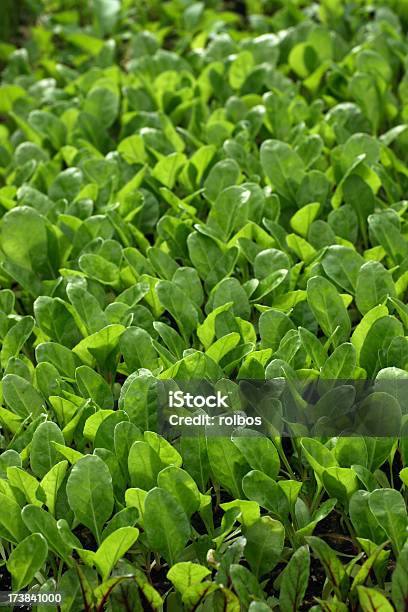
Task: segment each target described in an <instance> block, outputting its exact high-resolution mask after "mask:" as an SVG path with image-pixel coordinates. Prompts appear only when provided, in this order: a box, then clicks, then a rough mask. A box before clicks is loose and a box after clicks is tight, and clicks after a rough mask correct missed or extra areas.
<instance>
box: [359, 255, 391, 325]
mask: <svg viewBox="0 0 408 612" xmlns="http://www.w3.org/2000/svg"><path fill="white" fill-rule="evenodd" d="M388 297H390V298H394V297H396V291H395V285H394V282H393V280H392V276H391V273H390V272H389V271H388V270H386V269H385V268H384V266H383V265H381V264H380V262H379V261H368V262H367V263H365V264H364V265H363V266H362V267H361V268H360V271H359V273H358V277H357V284H356V304H357V307H358V309H359V311H360V312H361V314H363V315H365V314H366V313H367V312H369V311H370V310H371V309H372V308H374V307H375V306H378V305H379V304H383V303H384V302H385V301H386V299H387V298H388Z"/></svg>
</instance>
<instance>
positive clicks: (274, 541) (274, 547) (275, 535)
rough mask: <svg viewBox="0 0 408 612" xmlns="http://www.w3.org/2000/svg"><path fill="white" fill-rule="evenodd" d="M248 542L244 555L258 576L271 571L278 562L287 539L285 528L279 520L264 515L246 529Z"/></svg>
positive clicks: (245, 533)
mask: <svg viewBox="0 0 408 612" xmlns="http://www.w3.org/2000/svg"><path fill="white" fill-rule="evenodd" d="M244 535H245V537H246V540H247V543H246V545H245V549H244V555H245V558H246V560H247V561H248V563H249V565H250V567H251V570H252V571H253V573H254V574H255V575H256V576H257V577H260V576H263V575H264V574H266V573H267V572H270V571H271V570H272V569H273V568H274V567H275V565H276V564H277V563H278V561H279V559H280V556H281V553H282V550H283V544H284V540H285V529H284V527H283V525H282V523H280V522H279V521H276V520H274V519H272V518H271V517H270V516H262V517H261V518H259V519H258V520H257V521H255V522H254V523H252V524H251V525H250V526H249V527H247V528H246V529H245V531H244Z"/></svg>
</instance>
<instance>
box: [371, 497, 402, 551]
mask: <svg viewBox="0 0 408 612" xmlns="http://www.w3.org/2000/svg"><path fill="white" fill-rule="evenodd" d="M368 505H369V507H370V510H371V512H372V514H373V515H374V517H375V519H376V520H377V522H378V524H379V525H381V527H382V528H383V529H384V531H385V533H386V534H387V536H388V537H389V538H390V540H391V541H392V544H393V546H394V548H395V550H396V551H397V553H399V552H400V550H401V549H402V547H403V545H404V543H405V541H406V539H407V525H408V517H407V509H406V506H405V502H404V498H403V497H402V495H401V493H400V492H399V491H396V490H395V489H376V490H375V491H372V492H371V493H370V497H369V498H368Z"/></svg>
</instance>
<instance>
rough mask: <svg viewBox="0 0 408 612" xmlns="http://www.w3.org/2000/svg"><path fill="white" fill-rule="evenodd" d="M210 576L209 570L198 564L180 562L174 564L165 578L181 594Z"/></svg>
mask: <svg viewBox="0 0 408 612" xmlns="http://www.w3.org/2000/svg"><path fill="white" fill-rule="evenodd" d="M210 574H211V570H209V569H208V568H207V567H204V566H203V565H200V564H199V563H192V562H191V561H182V562H180V563H175V564H174V565H173V566H172V567H171V568H170V569H169V571H168V572H167V578H168V579H169V580H170V581H171V582H172V583H173V585H174V587H175V588H176V589H177V590H178V591H179V592H180V593H181V594H183V593H184V592H185V591H186V590H187V589H188V588H189V587H190V586H192V585H194V584H199V583H200V582H202V580H204V578H206V577H207V576H209V575H210Z"/></svg>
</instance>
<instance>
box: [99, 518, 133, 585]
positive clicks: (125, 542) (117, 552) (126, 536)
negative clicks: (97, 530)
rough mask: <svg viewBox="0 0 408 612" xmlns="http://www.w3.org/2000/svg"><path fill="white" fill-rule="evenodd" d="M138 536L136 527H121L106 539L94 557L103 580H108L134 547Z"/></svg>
mask: <svg viewBox="0 0 408 612" xmlns="http://www.w3.org/2000/svg"><path fill="white" fill-rule="evenodd" d="M138 536H139V530H138V529H136V527H120V528H119V529H117V530H116V531H114V532H113V533H111V534H109V535H108V536H107V537H106V538H105V539H104V541H103V542H102V544H101V545H100V546H99V548H98V550H97V551H96V553H95V557H94V561H95V565H96V567H97V568H98V571H99V573H100V575H101V577H102V580H107V578H108V577H109V574H110V573H111V571H112V569H113V568H114V567H115V565H116V563H117V562H118V561H119V559H120V558H121V557H123V556H124V555H125V554H126V553H127V551H128V550H129V548H131V546H133V544H134V543H135V542H136V540H137V538H138Z"/></svg>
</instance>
